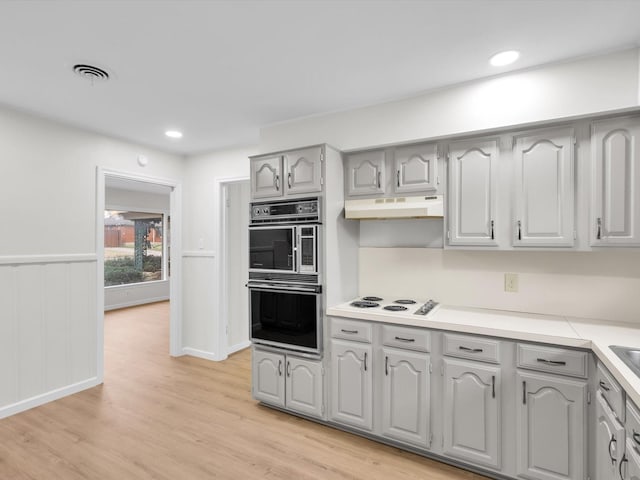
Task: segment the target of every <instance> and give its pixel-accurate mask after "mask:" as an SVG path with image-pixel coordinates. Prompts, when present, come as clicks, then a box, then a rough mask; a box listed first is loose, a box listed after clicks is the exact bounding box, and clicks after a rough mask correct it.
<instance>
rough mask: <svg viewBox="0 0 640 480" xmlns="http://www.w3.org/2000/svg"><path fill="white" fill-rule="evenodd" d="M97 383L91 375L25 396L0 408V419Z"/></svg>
mask: <svg viewBox="0 0 640 480" xmlns="http://www.w3.org/2000/svg"><path fill="white" fill-rule="evenodd" d="M97 385H100V382H99V381H98V377H92V378H89V379H87V380H83V381H82V382H78V383H73V384H71V385H67V386H66V387H62V388H57V389H55V390H51V391H50V392H47V393H43V394H40V395H36V396H35V397H31V398H27V399H25V400H21V401H19V402H16V403H12V404H11V405H7V406H5V407H1V408H0V419H3V418H6V417H9V416H11V415H15V414H16V413H20V412H24V411H25V410H30V409H32V408H35V407H39V406H40V405H44V404H45V403H49V402H53V401H54V400H58V399H60V398H63V397H67V396H69V395H73V394H74V393H78V392H81V391H83V390H87V389H89V388H92V387H95V386H97Z"/></svg>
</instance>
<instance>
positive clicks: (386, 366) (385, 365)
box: [384, 355, 389, 375]
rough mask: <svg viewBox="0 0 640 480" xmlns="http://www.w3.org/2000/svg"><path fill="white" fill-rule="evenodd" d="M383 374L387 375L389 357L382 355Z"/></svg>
mask: <svg viewBox="0 0 640 480" xmlns="http://www.w3.org/2000/svg"><path fill="white" fill-rule="evenodd" d="M384 374H385V375H389V357H387V356H386V355H385V357H384Z"/></svg>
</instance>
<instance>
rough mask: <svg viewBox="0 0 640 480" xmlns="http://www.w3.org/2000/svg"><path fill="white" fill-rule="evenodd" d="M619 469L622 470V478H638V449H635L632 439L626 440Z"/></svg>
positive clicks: (639, 474) (635, 479)
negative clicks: (624, 451)
mask: <svg viewBox="0 0 640 480" xmlns="http://www.w3.org/2000/svg"><path fill="white" fill-rule="evenodd" d="M621 470H622V472H623V474H622V479H623V480H640V451H638V450H636V447H635V446H634V445H633V440H630V439H628V440H627V448H626V453H625V456H624V460H623V465H622V468H621Z"/></svg>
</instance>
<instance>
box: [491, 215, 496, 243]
mask: <svg viewBox="0 0 640 480" xmlns="http://www.w3.org/2000/svg"><path fill="white" fill-rule="evenodd" d="M495 239H496V236H495V234H494V233H493V220H491V240H495Z"/></svg>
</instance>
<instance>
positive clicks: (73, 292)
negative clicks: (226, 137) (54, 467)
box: [0, 108, 182, 418]
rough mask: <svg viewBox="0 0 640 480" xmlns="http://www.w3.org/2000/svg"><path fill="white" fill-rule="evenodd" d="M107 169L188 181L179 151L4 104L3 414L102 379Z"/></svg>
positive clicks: (0, 248)
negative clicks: (143, 160)
mask: <svg viewBox="0 0 640 480" xmlns="http://www.w3.org/2000/svg"><path fill="white" fill-rule="evenodd" d="M140 154H142V155H146V156H147V157H148V158H149V165H148V166H147V167H146V168H142V167H139V166H138V165H137V161H136V159H137V156H138V155H140ZM97 166H102V167H106V168H110V169H117V170H123V171H128V172H131V173H134V174H138V175H150V176H155V177H165V178H174V179H177V180H180V179H181V178H182V160H181V158H180V157H178V156H175V155H169V154H165V153H161V152H158V151H155V150H151V149H149V148H146V147H141V146H137V145H133V144H129V143H125V142H122V141H118V140H114V139H111V138H107V137H104V136H101V135H97V134H94V133H89V132H85V131H81V130H78V129H75V128H70V127H67V126H64V125H61V124H58V123H55V122H51V121H47V120H43V119H39V118H36V117H33V116H30V115H27V114H24V113H21V112H17V111H14V110H10V109H6V108H0V219H2V233H3V234H2V235H0V285H2V287H0V292H1V293H0V295H1V300H0V319H2V320H1V321H0V329H2V332H0V357H1V358H0V418H1V417H3V416H6V415H10V414H12V413H15V412H18V411H21V410H24V409H26V408H29V407H32V406H35V405H38V404H41V403H44V402H46V401H48V400H51V399H54V398H58V397H60V396H63V395H66V394H69V393H73V392H75V391H78V390H81V389H84V388H88V387H90V386H93V385H95V384H97V383H99V381H100V379H99V377H98V373H99V372H98V371H97V352H98V345H97V342H96V340H97V333H98V332H97V325H98V319H99V317H98V308H97V300H96V295H97V290H98V285H100V286H101V285H102V284H101V283H100V284H98V281H97V278H96V262H97V257H96V221H97V219H96V167H97Z"/></svg>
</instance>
